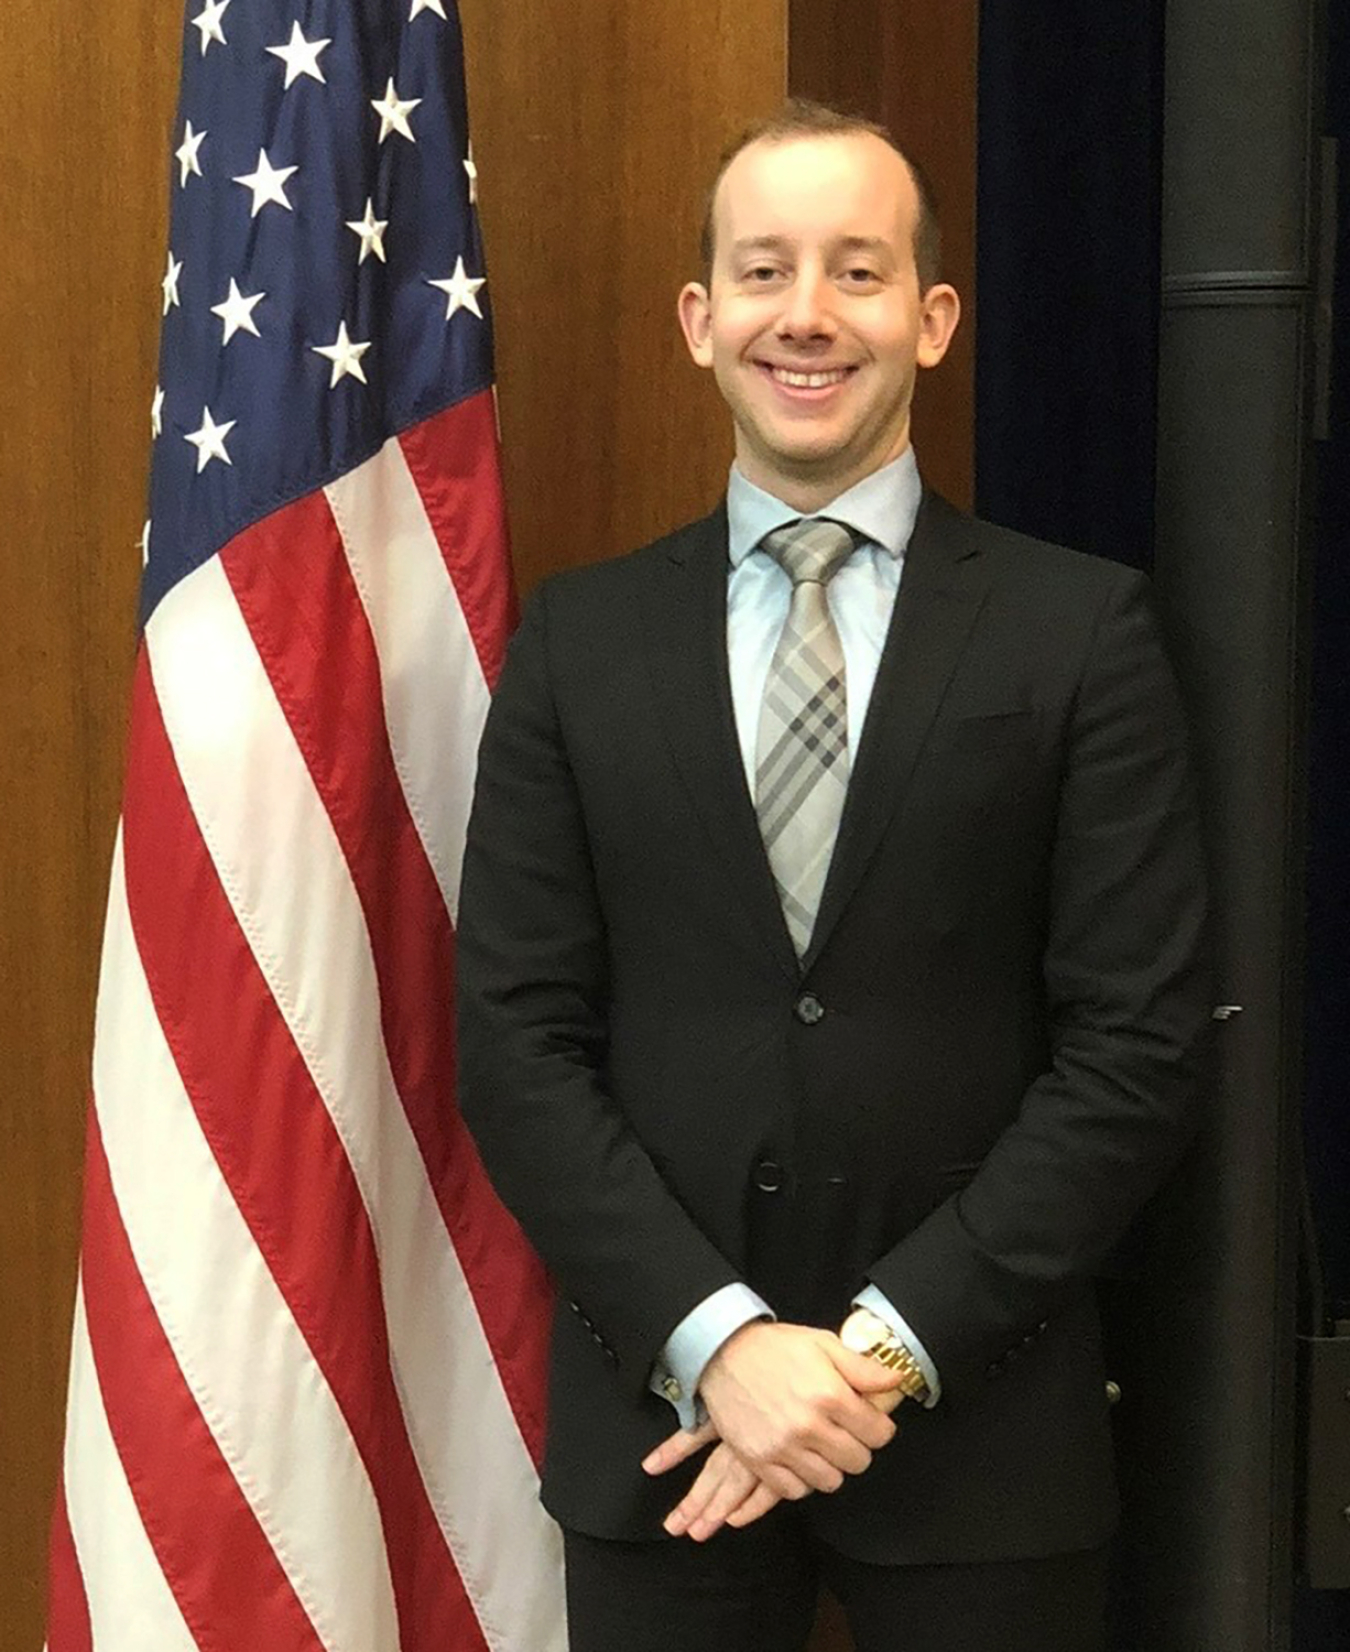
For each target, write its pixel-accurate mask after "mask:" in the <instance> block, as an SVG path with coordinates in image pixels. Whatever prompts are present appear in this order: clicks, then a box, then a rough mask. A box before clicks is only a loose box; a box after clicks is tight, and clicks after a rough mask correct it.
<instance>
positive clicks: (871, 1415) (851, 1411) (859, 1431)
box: [827, 1389, 902, 1451]
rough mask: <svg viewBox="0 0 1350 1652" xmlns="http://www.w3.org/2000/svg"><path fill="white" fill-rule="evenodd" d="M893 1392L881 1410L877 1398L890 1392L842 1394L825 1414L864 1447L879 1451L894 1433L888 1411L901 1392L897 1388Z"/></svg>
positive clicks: (883, 1398) (893, 1405) (893, 1426)
mask: <svg viewBox="0 0 1350 1652" xmlns="http://www.w3.org/2000/svg"><path fill="white" fill-rule="evenodd" d="M894 1393H895V1399H894V1401H893V1402H892V1403H891V1404H889V1405H887V1406H886V1407H885V1409H884V1410H883V1408H882V1406H881V1405H880V1404H878V1403H877V1402H878V1401H882V1402H885V1401H890V1400H891V1394H890V1393H886V1394H869V1395H866V1396H863V1395H861V1394H854V1393H848V1394H842V1395H839V1396H838V1397H837V1398H836V1400H835V1402H834V1404H832V1405H831V1406H830V1407H829V1410H828V1412H827V1415H828V1417H829V1419H830V1421H831V1422H833V1423H835V1424H836V1425H837V1426H838V1427H840V1428H842V1429H843V1430H844V1431H845V1432H846V1433H847V1434H848V1435H849V1436H850V1437H851V1438H852V1439H854V1440H856V1441H858V1442H859V1443H860V1444H862V1445H863V1446H866V1447H867V1449H868V1450H870V1451H880V1450H881V1448H882V1446H884V1445H887V1444H889V1442H890V1441H891V1440H892V1439H894V1437H895V1424H894V1422H892V1420H891V1418H890V1416H889V1415H888V1413H889V1412H890V1411H893V1410H894V1409H895V1407H896V1406H897V1405H899V1403H900V1399H901V1397H902V1396H901V1395H900V1393H899V1390H898V1389H897V1390H895V1391H894Z"/></svg>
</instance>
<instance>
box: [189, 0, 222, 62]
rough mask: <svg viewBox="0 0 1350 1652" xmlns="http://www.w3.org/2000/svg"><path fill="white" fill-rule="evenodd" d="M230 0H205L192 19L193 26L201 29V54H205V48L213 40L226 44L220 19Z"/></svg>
mask: <svg viewBox="0 0 1350 1652" xmlns="http://www.w3.org/2000/svg"><path fill="white" fill-rule="evenodd" d="M229 3H230V0H206V4H205V6H203V8H202V9H201V11H199V12H198V13H197V15H196V16H195V17H194V18H193V19H192V22H193V26H194V27H195V28H198V29H200V30H201V31H202V56H203V57H205V56H206V48H207V47H208V46H209V45H210V44H211V42H212V41H213V40H218V41H219V42H220V43H221V45H222V46H225V45H228V44H229V42H228V41H227V40H226V39H225V34H224V31H223V30H222V28H221V26H220V20H221V18H222V17H224V15H225V8H226V7H227V6H228V5H229Z"/></svg>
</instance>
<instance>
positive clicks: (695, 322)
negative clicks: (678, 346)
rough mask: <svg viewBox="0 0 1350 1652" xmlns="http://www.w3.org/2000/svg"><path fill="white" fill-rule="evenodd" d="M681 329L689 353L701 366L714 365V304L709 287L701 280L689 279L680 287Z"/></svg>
mask: <svg viewBox="0 0 1350 1652" xmlns="http://www.w3.org/2000/svg"><path fill="white" fill-rule="evenodd" d="M679 313H680V331H681V332H682V333H683V334H684V342H685V343H686V344H687V345H688V346H689V354H690V355H691V356H692V357H693V358H694V360H695V361H696V362H697V363H698V365H699V366H700V367H711V366H712V359H713V357H712V304H711V302H710V300H709V298H708V289H707V288H706V287H705V286H704V285H703V284H702V282H700V281H688V282H686V283H685V285H684V286H683V287H682V288H681V289H680V297H679Z"/></svg>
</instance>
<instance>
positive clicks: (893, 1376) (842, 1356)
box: [826, 1337, 903, 1394]
mask: <svg viewBox="0 0 1350 1652" xmlns="http://www.w3.org/2000/svg"><path fill="white" fill-rule="evenodd" d="M826 1352H827V1353H828V1354H829V1356H830V1358H831V1360H833V1362H834V1368H835V1370H836V1371H838V1373H839V1375H840V1376H841V1377H843V1378H844V1380H845V1381H846V1382H847V1383H848V1385H849V1387H850V1388H852V1389H854V1390H855V1391H856V1392H857V1393H859V1394H881V1393H886V1392H888V1391H889V1390H890V1389H898V1388H899V1386H900V1383H901V1381H902V1380H903V1379H902V1378H901V1376H900V1373H899V1372H898V1371H893V1370H892V1369H891V1368H890V1366H888V1365H883V1364H882V1363H881V1361H880V1360H878V1359H873V1358H872V1356H871V1355H870V1354H858V1353H855V1352H854V1351H853V1349H852V1348H845V1347H844V1345H843V1343H842V1342H840V1341H839V1340H838V1338H837V1337H836V1338H832V1339H831V1341H830V1343H829V1345H828V1346H827V1348H826Z"/></svg>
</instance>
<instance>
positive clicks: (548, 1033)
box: [457, 585, 738, 1396]
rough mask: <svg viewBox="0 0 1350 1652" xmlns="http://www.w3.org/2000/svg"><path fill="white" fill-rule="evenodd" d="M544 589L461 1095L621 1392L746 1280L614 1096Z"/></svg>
mask: <svg viewBox="0 0 1350 1652" xmlns="http://www.w3.org/2000/svg"><path fill="white" fill-rule="evenodd" d="M549 596H550V592H549V587H548V586H547V585H545V586H544V587H542V588H541V589H540V591H539V592H537V593H536V595H535V597H534V600H533V601H532V602H531V603H530V605H529V606H528V608H527V611H526V614H525V617H524V620H523V621H522V624H521V627H520V629H519V631H518V632H517V634H516V636H515V638H514V640H513V642H512V645H511V648H510V651H509V654H508V657H507V662H506V665H505V668H504V669H503V672H502V675H501V679H500V681H499V683H498V686H497V691H496V694H495V696H494V699H493V703H492V706H491V709H490V712H489V716H488V720H487V725H486V728H485V731H484V735H483V740H482V745H481V747H480V752H479V761H478V779H477V787H476V790H475V794H474V803H473V810H472V814H471V817H470V821H469V828H468V838H467V846H466V850H465V858H464V868H463V880H462V886H461V894H460V910H459V922H458V930H457V970H458V984H457V1003H458V1034H459V1098H460V1106H461V1108H462V1110H463V1113H464V1117H465V1121H466V1123H467V1124H468V1126H469V1129H470V1131H471V1132H472V1134H473V1136H474V1138H475V1140H476V1141H477V1144H478V1147H479V1150H480V1152H481V1154H482V1157H483V1162H484V1165H485V1167H486V1169H487V1172H488V1175H489V1176H490V1178H491V1179H492V1182H493V1184H494V1186H495V1187H496V1189H497V1191H498V1193H499V1194H500V1195H501V1197H502V1199H503V1201H504V1202H505V1203H506V1205H507V1206H508V1208H509V1209H510V1210H511V1211H512V1212H513V1213H514V1215H515V1216H516V1218H517V1220H518V1221H519V1222H520V1224H521V1227H522V1228H523V1229H524V1231H525V1234H526V1236H527V1237H528V1238H529V1240H530V1242H531V1243H532V1244H533V1245H534V1246H535V1248H536V1249H537V1250H538V1252H539V1254H540V1256H541V1257H542V1258H543V1260H544V1263H545V1264H546V1266H547V1267H548V1268H549V1269H550V1271H551V1272H552V1273H553V1275H554V1277H555V1278H556V1279H557V1281H558V1282H559V1284H560V1286H561V1289H562V1291H563V1292H564V1294H565V1296H566V1297H567V1299H568V1300H569V1302H570V1305H571V1307H572V1309H573V1310H574V1311H575V1312H577V1313H578V1314H579V1315H580V1316H581V1318H582V1320H583V1321H584V1322H585V1324H586V1325H587V1327H588V1328H589V1329H590V1330H591V1332H592V1334H593V1335H594V1336H595V1337H596V1339H597V1341H599V1342H600V1343H601V1344H602V1345H603V1346H604V1347H605V1348H606V1350H607V1352H608V1354H609V1356H610V1359H611V1361H612V1362H613V1363H614V1365H615V1368H616V1373H617V1375H618V1377H619V1380H620V1382H621V1383H622V1385H623V1387H624V1388H625V1390H626V1391H628V1392H629V1393H631V1394H632V1395H634V1396H636V1395H638V1394H640V1393H641V1392H642V1391H643V1389H644V1388H645V1386H646V1384H647V1381H648V1378H649V1376H650V1373H651V1368H652V1365H653V1362H654V1361H655V1359H656V1357H657V1355H658V1353H659V1351H660V1349H661V1347H662V1345H663V1343H664V1342H665V1340H666V1338H667V1337H668V1336H669V1334H670V1332H671V1331H672V1329H673V1328H674V1327H675V1326H676V1325H677V1324H679V1323H680V1321H681V1320H682V1319H683V1318H684V1316H685V1315H686V1314H687V1313H688V1312H689V1311H690V1310H691V1309H692V1308H693V1307H694V1306H695V1305H696V1304H698V1303H699V1302H701V1301H703V1300H704V1298H706V1297H708V1296H710V1295H712V1293H713V1292H714V1291H717V1290H719V1289H720V1288H721V1287H722V1286H724V1285H727V1284H730V1283H732V1282H734V1281H735V1280H736V1279H737V1278H738V1275H737V1273H736V1271H735V1270H734V1269H733V1268H732V1267H731V1266H730V1264H729V1263H728V1262H726V1261H725V1260H724V1258H723V1257H722V1256H721V1255H720V1254H719V1252H718V1251H717V1250H716V1248H715V1247H714V1246H713V1245H712V1244H711V1242H710V1241H709V1240H708V1239H707V1238H706V1237H705V1236H704V1234H703V1233H702V1232H701V1231H700V1229H699V1228H698V1227H697V1226H696V1224H695V1223H694V1222H693V1221H692V1219H691V1218H690V1217H689V1215H688V1214H687V1213H686V1212H685V1210H684V1209H683V1207H682V1206H681V1205H680V1204H679V1202H678V1201H677V1200H676V1199H675V1198H674V1197H673V1195H672V1194H671V1192H670V1191H669V1189H668V1188H667V1187H666V1185H665V1184H664V1182H663V1181H662V1180H661V1177H660V1176H659V1175H658V1173H657V1171H656V1169H655V1167H654V1166H653V1164H652V1162H651V1160H650V1158H649V1157H648V1155H647V1153H646V1152H645V1151H644V1149H643V1147H642V1145H641V1144H640V1143H639V1142H638V1140H637V1139H636V1137H635V1136H634V1135H633V1133H632V1131H631V1129H630V1128H629V1127H628V1125H627V1123H626V1122H625V1120H624V1118H623V1115H622V1113H621V1112H620V1110H619V1108H618V1107H617V1106H616V1105H615V1103H614V1101H613V1100H612V1098H611V1097H610V1096H609V1095H608V1094H607V1092H606V1085H605V1076H604V1075H605V1056H606V1003H607V993H608V968H607V947H606V936H605V926H604V921H603V917H602V914H601V910H600V903H599V900H598V897H597V892H596V884H595V878H594V874H593V869H592V865H591V858H590V852H589V848H588V844H587V836H586V824H585V818H584V812H583V807H582V799H581V798H580V796H579V795H578V790H577V786H576V782H575V777H574V775H573V772H572V769H571V766H570V765H569V762H568V755H567V751H566V748H565V742H564V739H563V735H562V730H561V726H560V721H559V718H558V715H557V710H556V706H555V702H554V696H553V691H552V688H551V684H550V671H549V619H548V610H549Z"/></svg>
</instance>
